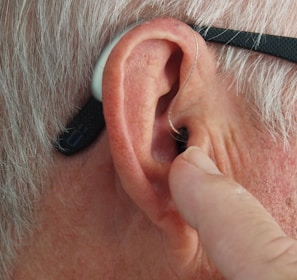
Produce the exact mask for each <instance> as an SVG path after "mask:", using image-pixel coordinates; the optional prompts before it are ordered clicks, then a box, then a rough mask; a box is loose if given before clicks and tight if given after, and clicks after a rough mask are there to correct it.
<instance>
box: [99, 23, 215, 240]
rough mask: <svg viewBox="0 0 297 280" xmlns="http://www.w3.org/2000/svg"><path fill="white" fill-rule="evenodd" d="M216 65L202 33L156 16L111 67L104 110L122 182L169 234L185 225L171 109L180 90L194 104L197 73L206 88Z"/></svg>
mask: <svg viewBox="0 0 297 280" xmlns="http://www.w3.org/2000/svg"><path fill="white" fill-rule="evenodd" d="M197 46H199V58H198V59H197ZM214 69H215V61H214V59H213V57H212V55H211V53H210V52H209V51H208V49H207V47H206V44H205V42H204V40H203V39H202V38H201V37H200V35H198V34H197V33H196V32H194V31H193V30H192V29H191V28H190V27H189V26H188V25H186V24H185V23H182V22H179V21H177V20H173V19H155V20H153V21H150V22H146V23H143V24H141V25H139V26H137V27H135V28H133V29H132V30H130V31H129V32H128V33H127V34H126V35H125V36H124V37H123V38H122V39H121V40H120V41H119V42H118V44H117V45H116V46H115V47H114V49H113V50H112V52H111V54H110V56H109V59H108V61H107V63H106V67H105V70H104V76H103V105H104V115H105V119H106V126H107V131H108V134H109V138H110V146H111V151H112V155H113V159H114V164H115V168H116V170H117V173H118V175H119V180H120V183H121V186H122V187H123V189H124V190H125V191H126V193H127V194H128V195H129V196H130V197H131V198H132V200H133V201H134V202H135V204H136V205H138V207H139V208H140V209H142V211H143V212H145V214H146V215H147V216H148V217H149V218H150V219H151V220H152V222H153V223H155V224H156V225H157V226H158V227H159V228H161V229H162V230H164V231H165V232H167V233H168V234H169V235H174V234H175V233H178V232H184V227H186V224H185V223H184V222H183V221H182V220H181V218H180V217H179V215H178V213H177V212H176V210H175V207H174V206H173V203H172V201H171V197H170V192H169V188H168V173H169V168H170V165H171V162H172V161H173V159H174V158H175V157H176V156H177V154H178V152H177V148H176V141H175V139H174V137H173V136H172V133H171V127H170V124H169V121H168V113H169V108H170V106H171V105H173V104H172V103H173V101H174V100H175V99H176V98H177V96H178V95H179V94H180V95H181V96H180V98H181V99H180V100H179V101H180V102H181V101H182V99H183V98H184V99H185V103H186V104H188V103H189V100H188V97H187V96H189V94H190V93H189V91H191V90H193V88H194V86H196V85H195V84H193V83H192V78H191V76H193V77H194V76H197V75H198V76H199V79H198V80H199V81H198V82H199V83H201V85H199V86H200V87H202V86H205V87H206V86H207V85H204V80H209V77H208V76H209V75H210V73H214V72H215V71H214ZM211 75H212V74H211ZM189 76H190V77H189ZM193 80H195V79H193ZM202 84H203V85H202ZM181 91H182V92H181ZM186 91H188V92H187V93H186ZM182 94H184V95H182Z"/></svg>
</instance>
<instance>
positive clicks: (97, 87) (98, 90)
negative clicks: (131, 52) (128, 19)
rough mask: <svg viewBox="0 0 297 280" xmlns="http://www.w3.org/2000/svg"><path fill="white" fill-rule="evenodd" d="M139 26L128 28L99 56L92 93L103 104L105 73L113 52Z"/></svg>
mask: <svg viewBox="0 0 297 280" xmlns="http://www.w3.org/2000/svg"><path fill="white" fill-rule="evenodd" d="M138 24H139V22H138V23H135V24H132V25H130V26H128V27H127V28H126V29H125V30H123V31H122V32H121V33H119V34H117V36H116V37H114V38H113V40H112V41H111V42H110V43H109V44H108V45H107V46H106V47H105V48H104V50H103V51H102V53H101V55H100V56H99V58H98V60H97V63H96V66H95V68H94V72H93V78H92V93H93V96H94V97H95V98H96V99H97V100H98V101H101V102H102V79H103V71H104V68H105V65H106V62H107V60H108V57H109V55H110V53H111V51H112V50H113V48H114V47H115V46H116V44H117V43H118V42H119V41H120V40H121V39H122V38H123V37H124V36H125V34H126V33H128V32H129V31H130V30H131V29H133V28H134V27H135V26H137V25H138Z"/></svg>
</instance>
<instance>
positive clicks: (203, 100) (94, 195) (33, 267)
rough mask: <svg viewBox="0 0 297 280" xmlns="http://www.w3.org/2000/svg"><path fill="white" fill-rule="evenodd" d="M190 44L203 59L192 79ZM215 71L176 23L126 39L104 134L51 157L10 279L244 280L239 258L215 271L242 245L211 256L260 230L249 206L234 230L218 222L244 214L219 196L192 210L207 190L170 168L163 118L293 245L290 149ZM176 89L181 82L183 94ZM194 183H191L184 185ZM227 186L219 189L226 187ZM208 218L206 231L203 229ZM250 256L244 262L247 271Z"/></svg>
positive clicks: (108, 71) (112, 64)
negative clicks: (184, 132) (78, 149)
mask: <svg viewBox="0 0 297 280" xmlns="http://www.w3.org/2000/svg"><path fill="white" fill-rule="evenodd" d="M193 36H196V37H195V38H194V37H193ZM196 43H198V45H199V57H198V59H197V60H195V59H194V62H195V64H194V68H193V69H192V66H193V58H195V55H196V54H197V52H196V51H197V44H196ZM156 50H158V51H156ZM144 53H145V54H146V56H143V54H144ZM140 61H141V62H142V63H139V62H140ZM168 61H169V62H170V63H171V64H170V63H168ZM168 64H169V65H170V67H166V65H168ZM215 65H216V62H215V55H214V54H213V53H212V52H211V50H210V49H209V48H208V47H207V45H206V44H205V43H204V41H203V40H202V38H200V37H199V36H198V35H197V34H195V35H193V32H192V31H191V30H190V29H189V28H188V27H187V26H186V25H184V24H182V23H180V22H178V21H175V20H170V19H157V20H154V21H152V22H149V23H145V24H143V25H141V26H140V27H137V28H135V29H133V30H132V31H130V32H129V33H128V34H127V35H125V36H124V38H123V39H122V40H121V41H120V42H119V43H118V45H117V46H116V47H115V49H114V50H113V52H112V54H111V56H110V58H109V60H108V62H107V65H106V68H105V72H104V80H103V98H104V105H105V108H104V109H105V117H106V123H107V130H106V131H105V132H104V133H103V134H102V135H101V136H100V138H99V139H98V140H97V141H96V143H94V144H93V145H92V146H90V147H89V148H88V149H87V150H86V151H84V152H82V153H80V154H78V155H76V156H74V157H71V158H65V157H64V156H62V155H58V154H55V155H54V160H55V165H54V166H53V167H52V169H51V170H50V172H49V173H50V174H49V178H47V179H46V180H47V182H48V188H47V191H46V193H45V194H44V197H43V199H42V201H41V203H40V205H39V207H38V215H37V217H36V220H37V221H36V223H37V224H38V228H37V229H36V230H35V231H34V232H33V234H32V236H31V237H30V238H28V241H27V243H26V246H24V247H23V248H21V249H20V252H19V253H20V255H19V258H18V262H17V263H16V266H15V267H16V269H15V271H14V277H13V279H23V280H24V279H144V280H145V279H185V280H188V279H189V280H191V279H204V280H208V279H215V280H217V279H224V277H223V276H222V273H223V274H224V275H226V276H228V277H229V276H230V275H231V278H230V279H233V278H232V277H233V276H234V275H235V276H236V275H237V272H238V273H239V272H242V271H245V270H246V268H245V267H244V268H242V264H244V263H245V260H246V259H244V258H241V260H242V261H241V262H240V263H239V264H238V265H239V268H238V266H236V265H234V266H235V268H234V267H231V268H230V271H231V272H230V274H228V273H229V270H228V271H227V272H226V271H224V270H222V265H221V263H220V260H221V259H222V258H223V257H222V256H224V254H225V253H226V254H228V255H229V256H230V257H232V259H234V260H236V258H237V256H241V255H242V254H243V252H246V250H247V248H249V246H246V247H240V246H237V247H236V246H235V251H233V250H230V251H228V248H225V249H224V250H223V249H222V250H218V253H216V251H217V250H216V249H217V248H218V245H217V244H218V243H219V240H223V241H225V240H226V244H229V243H231V244H232V240H234V238H238V240H239V241H238V242H237V243H236V244H241V242H240V239H239V236H240V234H241V231H240V229H242V231H243V229H244V232H247V231H249V232H253V229H254V228H255V227H257V226H258V224H257V222H256V223H253V220H249V219H247V220H248V221H249V222H248V225H250V227H246V226H245V224H246V219H244V217H245V215H248V213H249V210H248V209H253V204H251V205H247V207H246V208H243V209H244V210H245V209H246V212H247V213H245V212H244V211H243V212H241V213H242V215H238V217H237V216H236V215H235V217H237V218H236V219H235V220H236V222H235V223H231V222H230V223H229V222H228V215H227V217H225V216H222V219H218V220H217V219H216V217H221V216H220V215H219V214H220V213H221V215H222V213H225V212H226V213H228V211H229V212H230V215H231V213H232V215H231V216H230V215H229V216H230V217H231V221H233V220H234V219H233V218H234V213H236V212H237V209H238V207H239V206H240V205H241V204H240V203H237V204H236V203H235V204H232V203H231V202H232V201H233V200H234V199H235V198H234V199H233V200H232V199H231V202H230V203H225V204H224V201H221V200H218V198H220V197H221V196H220V194H221V193H224V190H225V188H222V189H220V187H217V188H216V192H213V193H209V194H207V193H206V194H205V196H203V197H205V198H206V200H205V204H203V203H202V206H201V205H200V203H201V201H200V200H199V199H198V200H197V201H196V200H190V201H191V203H188V201H189V200H188V199H189V198H191V197H192V196H193V197H196V196H195V195H194V194H195V192H196V191H197V190H199V188H200V187H201V186H204V185H205V184H200V185H199V178H201V176H200V175H201V172H200V171H199V170H201V166H200V165H201V163H199V164H198V165H199V168H198V171H197V170H196V169H195V170H194V171H193V170H191V167H189V165H187V164H184V162H186V161H185V160H184V159H183V158H181V157H178V158H177V159H176V160H175V158H176V157H177V151H176V148H175V141H174V139H173V137H172V134H171V133H170V130H171V127H170V124H169V121H168V113H169V111H171V116H172V122H173V123H174V125H175V126H176V127H177V128H178V127H181V126H186V127H187V128H188V131H189V136H190V137H189V141H188V145H189V146H198V147H200V150H199V151H200V153H201V154H200V155H201V157H202V158H203V156H205V155H207V156H206V158H207V159H208V157H209V158H210V159H211V160H212V161H213V162H215V164H216V166H217V168H218V170H219V171H218V170H217V169H215V171H213V169H212V171H211V172H220V174H224V175H225V176H228V177H230V178H232V179H233V180H235V181H237V182H238V183H239V184H241V185H243V186H244V187H245V189H246V190H248V191H249V192H250V193H251V194H252V195H253V196H254V197H255V198H257V199H258V200H259V201H260V203H262V205H263V206H264V207H265V209H267V211H268V212H269V213H271V215H272V216H273V217H274V219H275V220H276V223H275V224H273V226H276V227H277V224H279V225H280V228H282V230H283V231H284V232H283V231H282V230H281V229H280V228H278V227H277V229H278V230H279V232H281V233H282V234H283V235H284V236H285V234H287V235H289V236H291V237H293V238H295V237H296V228H297V220H296V217H297V215H296V211H297V203H296V198H297V189H296V182H297V174H296V166H297V162H296V158H295V157H294V156H293V155H294V154H295V152H296V147H295V143H294V142H293V141H292V146H291V150H289V151H284V149H283V145H282V143H278V142H274V141H272V139H271V135H270V134H269V133H268V132H267V131H266V130H265V128H264V126H263V124H262V123H261V121H260V120H259V119H258V118H257V117H255V114H254V107H253V104H250V103H248V101H246V100H245V99H244V98H243V97H242V96H241V95H237V93H236V91H235V89H234V88H233V87H232V77H231V76H228V75H226V76H222V75H221V74H219V73H218V72H217V71H216V67H215ZM190 69H192V70H193V71H192V72H191V78H190V79H187V78H188V76H189V73H190ZM177 80H178V81H180V84H183V83H185V86H184V88H183V90H181V91H178V92H176V91H175V90H174V89H175V86H174V85H176V81H177ZM135 81H137V83H136V82H135ZM186 81H187V82H186ZM124 97H125V98H124ZM140 108H141V109H140ZM174 160H175V161H174ZM206 161H207V160H206ZM198 162H199V160H198ZM202 165H203V164H202ZM191 166H192V165H191ZM211 166H212V168H213V165H211ZM170 170H171V173H170ZM187 170H188V171H189V172H192V173H187ZM202 170H204V169H203V168H202ZM199 172H200V173H199ZM206 173H209V170H208V169H207V168H206ZM169 174H170V177H169ZM195 174H196V175H197V174H198V175H199V174H200V175H199V176H200V177H199V176H198V175H197V176H198V178H196V177H195V176H196V175H195ZM189 176H190V177H191V178H194V179H195V180H194V179H193V180H194V182H193V181H187V180H186V178H188V177H189ZM220 176H221V175H220ZM169 178H170V180H169ZM220 178H225V177H223V176H221V177H220ZM224 180H225V179H224ZM224 180H223V181H222V185H223V186H226V185H227V186H228V184H230V182H231V180H230V179H228V180H225V181H224ZM169 182H170V185H169ZM232 182H233V181H232ZM219 184H220V181H219V183H218V184H217V185H219ZM206 185H207V183H206ZM217 185H216V186H217ZM231 185H232V184H231ZM188 186H191V188H192V189H190V190H191V191H190V192H186V190H188V189H186V187H188ZM232 186H233V185H232ZM236 186H237V185H236ZM227 189H228V188H227ZM183 190H185V191H183ZM191 194H193V195H191ZM212 197H214V198H215V200H214V201H218V202H219V203H218V204H216V203H214V202H213V201H212ZM231 197H232V196H231ZM198 198H199V196H198ZM179 199H180V200H179ZM183 199H185V200H183ZM228 199H229V198H228ZM185 201H186V202H185ZM199 201H200V202H199ZM203 201H204V200H203ZM226 201H228V200H226ZM253 201H254V200H253ZM176 205H177V206H176ZM183 205H184V206H183ZM197 205H198V206H199V207H201V208H199V207H198V206H197ZM233 205H235V208H234V211H232V210H233V208H232V207H231V206H233ZM257 205H258V204H257ZM196 206H197V207H196ZM187 207H188V208H187ZM191 207H192V208H191ZM236 207H237V208H236ZM261 207H262V206H261ZM261 207H259V209H260V210H259V211H260V212H261V211H262V212H263V211H264V212H265V214H266V210H263V208H261ZM239 208H240V207H239ZM189 209H190V210H189ZM198 210H199V211H200V212H201V213H202V214H201V213H199V211H198ZM187 211H190V215H189V214H187V213H189V212H187ZM196 211H197V215H196ZM262 212H261V213H262ZM193 213H194V214H193ZM256 213H258V212H257V211H255V216H257V214H256ZM200 215H201V216H200ZM193 216H194V218H193ZM196 216H198V217H199V219H198V218H197V220H195V217H196ZM268 216H269V215H268ZM201 217H202V218H201ZM203 217H209V218H210V219H209V220H210V221H212V223H211V224H208V223H204V224H206V225H205V226H203V227H202V228H200V225H201V223H200V221H201V220H202V221H205V219H204V218H203ZM270 218H271V217H270V216H269V219H270ZM203 219H204V220H203ZM269 219H268V220H269ZM271 219H272V218H271ZM207 220H208V219H207ZM222 221H226V222H225V223H223V222H222ZM256 221H258V220H256ZM269 221H270V220H269ZM202 225H203V223H202ZM235 226H236V228H234V227H235ZM233 229H234V235H235V237H234V236H233V235H231V234H230V233H232V230H233ZM237 229H238V230H237ZM197 230H198V231H201V232H202V236H203V238H202V239H201V238H200V237H199V236H198V232H197ZM220 233H222V236H221V237H220ZM228 237H229V239H228ZM231 237H232V238H231ZM220 238H221V239H220ZM230 238H231V240H230ZM262 239H263V240H265V236H264V234H262V236H261V240H262ZM235 240H236V239H235ZM215 241H217V242H215ZM201 242H202V243H201ZM249 242H250V243H249ZM212 244H215V245H213V247H212ZM223 244H224V243H223ZM244 244H245V245H246V244H251V246H252V244H258V243H257V238H256V237H255V235H253V239H251V240H248V241H247V242H246V243H244ZM261 244H263V243H261ZM254 247H255V246H252V248H254ZM255 248H257V246H256V247H255ZM205 249H206V250H207V251H205ZM255 250H256V249H255ZM259 250H260V251H261V250H262V249H261V248H259ZM252 251H253V250H252ZM253 252H254V251H253ZM257 252H258V251H255V252H254V255H252V256H251V255H244V256H247V260H246V261H247V264H250V263H253V262H254V260H255V258H254V257H255V256H257ZM216 254H217V256H218V257H216ZM223 259H224V258H223ZM214 264H215V265H216V266H215V265H214ZM226 265H227V266H228V264H226ZM231 265H232V264H231ZM218 268H219V269H221V272H219V271H218ZM243 273H244V272H243ZM239 275H240V274H239ZM235 276H234V277H235ZM234 279H235V278H234ZM237 279H244V278H237ZM261 279H262V278H261ZM263 279H264V278H263ZM269 279H270V278H269Z"/></svg>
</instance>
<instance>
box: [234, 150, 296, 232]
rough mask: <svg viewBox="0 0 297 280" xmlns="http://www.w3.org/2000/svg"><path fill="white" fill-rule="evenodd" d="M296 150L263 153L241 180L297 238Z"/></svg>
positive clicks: (284, 227)
mask: <svg viewBox="0 0 297 280" xmlns="http://www.w3.org/2000/svg"><path fill="white" fill-rule="evenodd" d="M294 154H295V153H294V152H293V151H291V152H289V153H285V152H284V151H283V150H282V149H269V151H267V150H263V149H262V151H261V152H259V153H258V154H257V156H255V161H253V164H252V165H250V169H249V170H247V172H246V173H245V174H242V176H241V178H239V180H238V181H240V183H241V184H242V185H244V186H245V187H246V188H247V189H248V191H250V192H251V193H252V194H253V195H254V196H255V197H256V198H257V199H258V200H259V201H260V202H261V203H262V204H263V205H264V207H265V208H266V209H267V210H268V212H269V213H270V214H271V215H272V216H273V217H274V218H275V219H276V221H277V222H278V223H279V225H280V226H281V227H282V229H283V230H284V231H285V232H286V233H287V234H288V235H289V236H291V237H293V238H296V237H297V172H296V171H295V169H296V168H295V167H296V166H297V161H296V159H295V158H294V157H293V155H294Z"/></svg>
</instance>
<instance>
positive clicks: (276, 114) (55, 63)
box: [0, 0, 297, 279]
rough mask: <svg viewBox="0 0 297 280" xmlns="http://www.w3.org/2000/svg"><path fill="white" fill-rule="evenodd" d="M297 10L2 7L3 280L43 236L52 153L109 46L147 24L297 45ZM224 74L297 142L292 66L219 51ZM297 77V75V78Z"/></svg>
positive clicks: (42, 3)
mask: <svg viewBox="0 0 297 280" xmlns="http://www.w3.org/2000/svg"><path fill="white" fill-rule="evenodd" d="M296 10H297V1H296V0H283V1H279V0H263V1H256V0H249V1H237V0H183V1H178V0H167V1H165V0H164V1H163V0H162V1H160V0H117V1H105V0H97V1H92V0H63V1H51V0H19V1H18V0H2V1H1V2H0V23H1V25H0V26H1V27H2V30H1V33H0V36H1V45H0V92H1V95H0V108H1V110H0V129H1V132H2V134H1V142H0V143H1V144H0V279H6V278H8V275H9V270H10V267H11V265H12V263H13V260H14V258H15V252H16V249H17V247H18V246H19V245H20V244H22V242H23V240H24V237H26V236H27V235H28V234H30V232H31V231H32V230H33V229H34V218H33V214H34V210H35V208H36V205H37V204H36V203H37V202H38V199H39V198H40V196H41V194H42V193H43V187H44V186H49V185H50V183H51V181H50V180H49V179H46V178H48V177H49V176H48V174H47V172H46V170H51V166H52V158H53V148H52V143H53V141H54V139H55V137H56V135H57V134H58V132H59V131H60V130H61V129H63V128H64V126H65V124H66V123H67V121H68V120H69V118H71V116H72V115H73V113H74V112H75V111H76V109H77V108H78V106H80V105H82V104H83V103H84V101H85V100H86V99H87V98H88V96H89V85H90V79H91V75H92V69H93V67H94V64H95V61H96V58H97V57H98V55H99V53H100V50H101V49H102V47H103V46H104V45H105V44H106V43H107V42H108V40H109V39H110V37H111V36H112V35H113V34H115V33H116V32H118V31H120V30H121V29H123V28H124V27H125V26H127V25H129V24H130V23H132V22H136V21H138V20H140V19H151V18H155V17H164V16H169V17H175V18H177V19H180V20H182V21H185V22H192V23H198V24H203V25H209V26H210V25H214V26H217V27H226V28H232V29H239V30H246V31H256V32H263V33H264V32H265V33H271V34H276V35H277V34H280V35H286V36H297V34H296V32H297V30H296V28H295V24H296V21H297V17H296V15H297V14H296V12H295V14H294V11H296ZM213 48H214V49H215V51H216V53H217V56H218V67H219V69H220V70H221V71H222V72H228V73H231V74H232V75H234V83H235V84H236V86H237V90H238V94H244V95H245V96H246V97H247V98H248V99H249V100H250V101H251V102H252V103H253V105H254V108H255V116H256V117H257V118H261V120H262V121H263V123H264V124H266V126H267V127H268V128H269V129H270V131H271V135H272V136H274V137H276V138H277V137H279V136H281V137H282V140H283V141H284V143H286V141H287V140H288V137H289V136H290V135H295V134H296V131H295V130H296V127H297V126H296V117H295V101H296V98H297V94H296V93H297V90H296V89H297V86H296V81H297V71H296V67H295V66H293V65H292V64H290V63H286V62H283V61H280V60H278V59H275V58H270V57H268V56H264V55H254V54H251V53H249V52H247V51H244V50H237V49H234V48H231V47H216V46H213ZM294 70H295V71H294Z"/></svg>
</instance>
